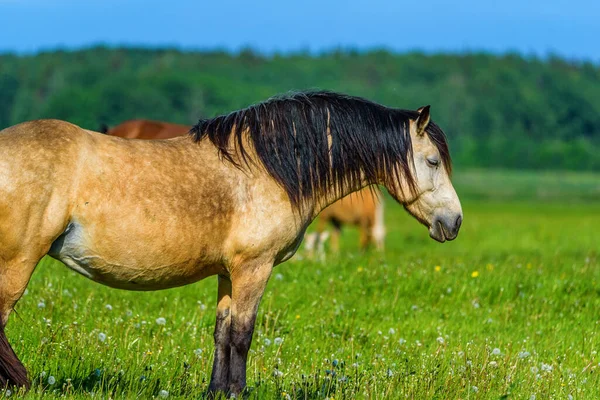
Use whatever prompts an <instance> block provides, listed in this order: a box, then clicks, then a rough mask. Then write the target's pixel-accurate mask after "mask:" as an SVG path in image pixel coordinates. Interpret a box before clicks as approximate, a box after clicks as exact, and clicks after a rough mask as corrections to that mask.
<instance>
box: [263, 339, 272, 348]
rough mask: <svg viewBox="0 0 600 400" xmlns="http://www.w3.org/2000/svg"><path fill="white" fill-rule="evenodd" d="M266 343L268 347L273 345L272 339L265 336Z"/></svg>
mask: <svg viewBox="0 0 600 400" xmlns="http://www.w3.org/2000/svg"><path fill="white" fill-rule="evenodd" d="M264 344H265V346H267V347H268V346H270V345H271V339H268V338H265V340H264Z"/></svg>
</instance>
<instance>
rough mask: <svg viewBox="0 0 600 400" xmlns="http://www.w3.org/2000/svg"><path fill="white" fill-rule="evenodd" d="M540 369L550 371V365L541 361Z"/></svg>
mask: <svg viewBox="0 0 600 400" xmlns="http://www.w3.org/2000/svg"><path fill="white" fill-rule="evenodd" d="M542 371H544V372H552V365H550V364H544V363H542Z"/></svg>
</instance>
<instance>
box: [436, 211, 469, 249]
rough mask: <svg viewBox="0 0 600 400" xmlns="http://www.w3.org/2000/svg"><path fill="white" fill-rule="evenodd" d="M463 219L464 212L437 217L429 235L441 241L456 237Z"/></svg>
mask: <svg viewBox="0 0 600 400" xmlns="http://www.w3.org/2000/svg"><path fill="white" fill-rule="evenodd" d="M462 219H463V216H462V214H458V215H453V216H449V217H437V218H435V219H434V220H433V223H432V224H431V226H430V227H429V236H430V237H431V238H432V239H435V240H437V241H438V242H440V243H444V242H445V241H446V240H448V241H449V240H454V239H456V237H457V236H458V231H459V230H460V226H461V225H462Z"/></svg>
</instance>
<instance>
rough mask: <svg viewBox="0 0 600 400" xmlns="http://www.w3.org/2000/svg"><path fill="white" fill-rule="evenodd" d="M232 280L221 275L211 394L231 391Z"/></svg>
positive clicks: (210, 386)
mask: <svg viewBox="0 0 600 400" xmlns="http://www.w3.org/2000/svg"><path fill="white" fill-rule="evenodd" d="M230 327H231V280H230V279H229V278H228V277H225V276H221V275H219V294H218V298H217V321H216V323H215V333H214V338H215V357H214V361H213V369H212V374H211V376H210V385H209V386H208V391H209V393H212V394H214V393H216V392H219V391H220V392H224V393H225V392H227V390H228V389H229V362H230V361H229V360H230V359H229V357H230V354H231V345H230V340H231V333H230Z"/></svg>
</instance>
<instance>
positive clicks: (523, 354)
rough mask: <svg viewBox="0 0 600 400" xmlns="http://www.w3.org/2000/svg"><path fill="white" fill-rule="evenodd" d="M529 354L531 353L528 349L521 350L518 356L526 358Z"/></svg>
mask: <svg viewBox="0 0 600 400" xmlns="http://www.w3.org/2000/svg"><path fill="white" fill-rule="evenodd" d="M530 355H531V353H530V352H528V351H521V352H519V358H527V357H529V356H530Z"/></svg>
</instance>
